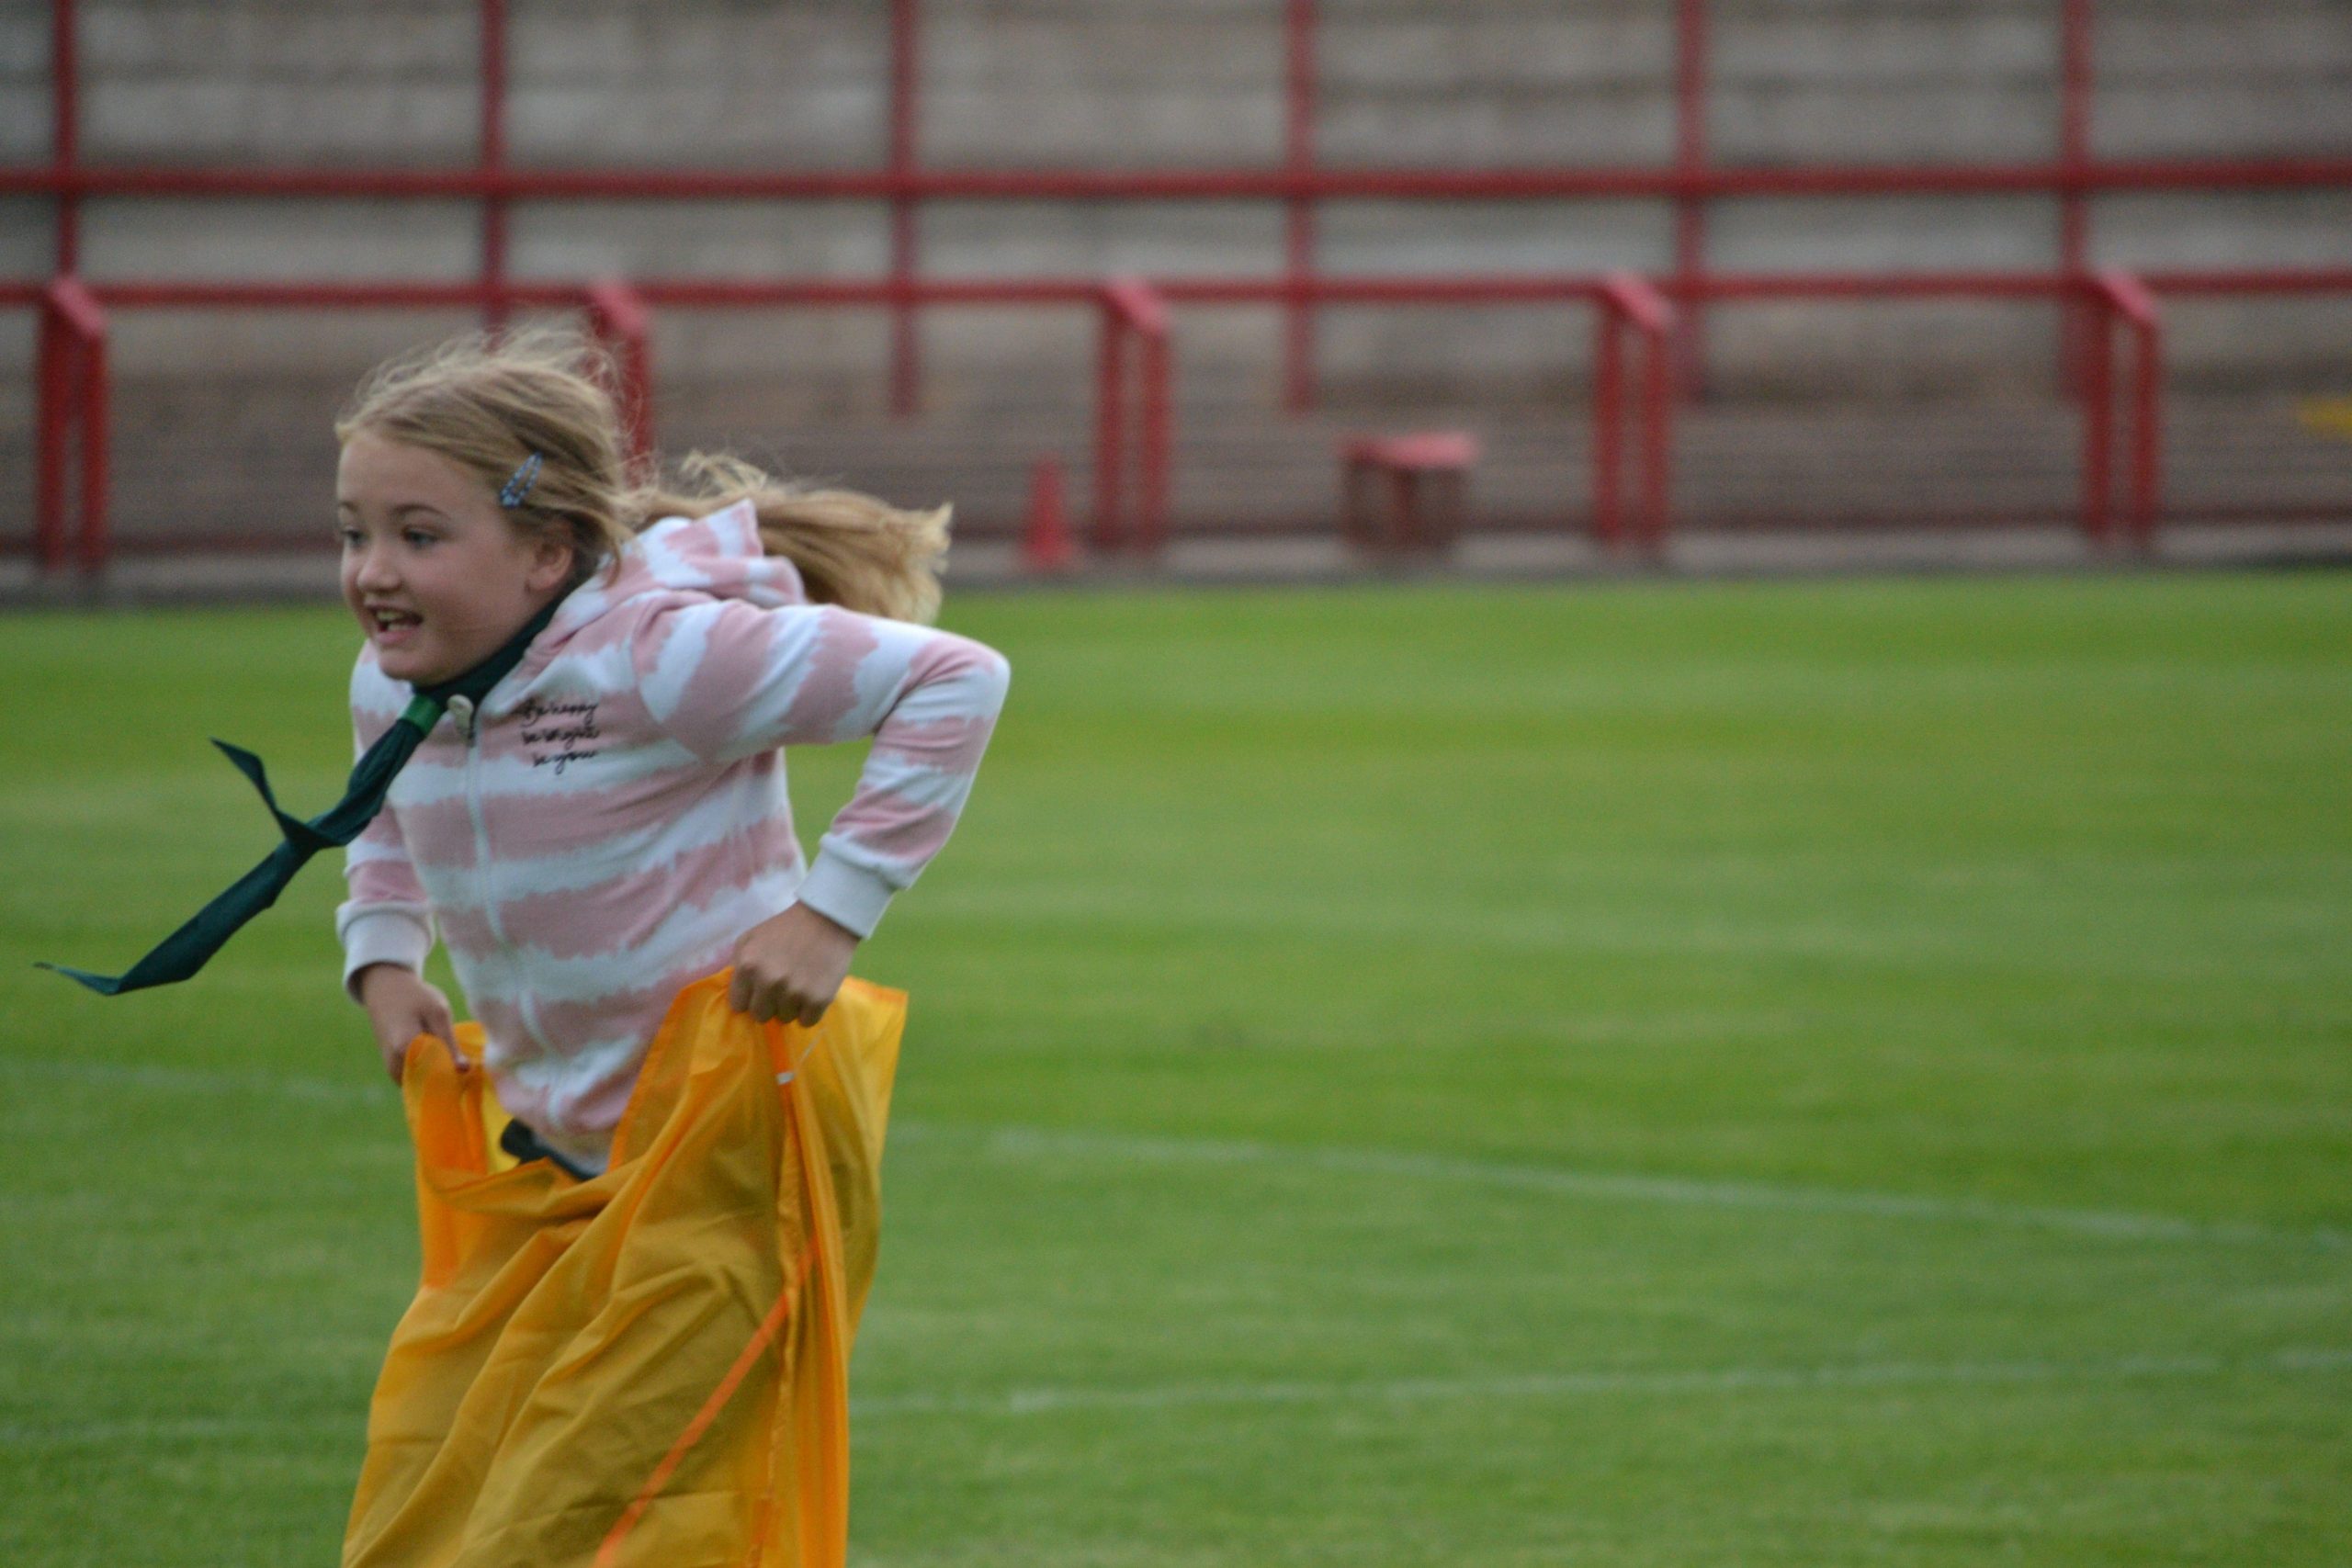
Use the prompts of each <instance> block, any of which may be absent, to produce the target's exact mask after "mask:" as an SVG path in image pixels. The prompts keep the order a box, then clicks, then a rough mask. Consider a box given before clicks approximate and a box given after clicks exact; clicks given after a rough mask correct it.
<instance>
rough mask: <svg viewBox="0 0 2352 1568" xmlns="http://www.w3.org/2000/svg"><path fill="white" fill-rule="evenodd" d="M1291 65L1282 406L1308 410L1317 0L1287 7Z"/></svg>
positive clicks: (1311, 397)
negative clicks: (1289, 192) (1307, 286)
mask: <svg viewBox="0 0 2352 1568" xmlns="http://www.w3.org/2000/svg"><path fill="white" fill-rule="evenodd" d="M1283 24H1284V31H1285V34H1286V36H1287V39H1288V44H1289V48H1288V57H1289V71H1288V73H1287V75H1286V79H1285V91H1284V94H1283V101H1284V106H1285V108H1286V111H1287V112H1286V115H1285V133H1284V138H1283V166H1284V168H1286V169H1287V170H1288V171H1289V174H1290V177H1291V182H1292V184H1291V194H1290V198H1289V202H1288V210H1287V215H1286V216H1287V230H1286V234H1285V243H1284V254H1283V277H1284V280H1285V281H1286V282H1287V283H1288V284H1289V297H1288V299H1286V300H1285V301H1284V303H1283V407H1284V408H1286V409H1288V410H1289V411H1290V412H1293V413H1305V412H1307V411H1308V410H1309V409H1312V408H1313V407H1314V406H1315V307H1314V303H1313V301H1312V300H1311V299H1309V298H1308V296H1307V292H1306V284H1307V280H1308V279H1309V278H1311V277H1312V276H1314V274H1315V218H1316V197H1314V195H1313V194H1312V183H1313V180H1314V177H1315V26H1316V16H1315V0H1289V3H1288V5H1287V6H1286V7H1285V8H1284V11H1283Z"/></svg>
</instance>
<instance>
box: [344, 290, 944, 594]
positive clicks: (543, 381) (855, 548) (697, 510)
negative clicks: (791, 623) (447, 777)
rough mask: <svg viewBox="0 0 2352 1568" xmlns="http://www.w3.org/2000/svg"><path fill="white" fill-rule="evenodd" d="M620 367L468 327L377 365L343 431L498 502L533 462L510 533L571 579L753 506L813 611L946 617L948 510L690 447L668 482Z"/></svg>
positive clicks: (553, 341)
mask: <svg viewBox="0 0 2352 1568" xmlns="http://www.w3.org/2000/svg"><path fill="white" fill-rule="evenodd" d="M617 384H618V383H617V379H616V375H615V372H614V369H613V365H612V361H611V359H610V357H609V356H608V355H605V352H604V351H603V350H602V349H601V348H599V347H598V346H597V345H596V344H594V343H593V342H592V341H590V340H589V339H587V338H586V337H584V336H582V334H581V333H577V332H573V331H570V330H566V329H562V328H552V327H529V328H524V329H521V330H518V331H515V332H509V333H469V334H467V335H466V336H463V337H459V338H454V339H452V340H450V341H449V342H447V343H444V344H439V345H437V346H435V347H433V348H429V349H425V350H424V351H422V352H419V353H416V354H413V355H403V356H401V357H400V358H398V359H393V360H390V361H389V362H387V363H386V364H384V365H381V366H379V367H377V368H376V369H375V370H374V371H373V372H372V373H371V374H369V376H368V378H367V379H366V380H364V381H362V382H361V383H360V384H359V388H358V390H357V391H356V392H355V393H354V394H353V396H352V400H351V401H350V403H349V404H348V405H347V406H346V407H345V409H344V411H343V412H342V413H341V415H339V416H338V417H337V418H336V420H335V422H334V434H335V439H336V440H337V441H349V440H350V439H351V438H352V437H353V436H354V435H356V434H359V433H360V432H361V431H368V432H369V433H371V434H376V435H380V436H382V437H383V438H385V439H386V440H390V441H398V442H401V443H402V444H404V445H406V446H421V447H423V448H424V449H425V450H427V451H429V452H434V453H437V454H438V455H440V456H441V457H446V458H447V459H448V460H449V461H450V462H452V463H455V464H456V465H457V466H458V468H462V469H464V470H465V471H466V472H468V473H469V474H471V475H473V476H474V477H475V478H476V479H480V480H481V483H482V485H483V487H484V488H485V489H487V490H488V491H491V493H492V494H493V495H494V494H497V493H498V491H500V490H501V488H502V487H503V486H505V485H506V483H507V481H508V480H509V479H511V478H513V477H514V476H515V473H516V470H517V469H518V468H521V467H522V465H523V464H524V463H525V462H526V460H527V459H528V458H530V457H532V456H534V455H537V457H538V458H539V463H540V466H539V468H538V470H537V476H536V478H534V479H532V481H531V484H530V488H529V491H528V493H527V494H526V496H525V497H524V498H523V499H522V501H521V502H520V503H519V504H517V505H515V506H512V507H507V508H505V515H506V519H507V522H508V524H509V525H511V526H513V527H514V528H515V529H516V530H518V531H519V532H521V533H523V534H525V535H526V536H533V537H545V536H559V537H560V538H561V539H562V540H563V541H564V542H565V543H566V544H568V545H570V546H571V552H572V556H571V561H572V581H573V582H574V583H575V584H577V583H580V582H584V581H587V580H588V579H589V578H591V577H593V576H594V575H595V574H596V573H597V572H598V571H600V570H604V569H605V568H606V567H607V566H609V565H610V564H611V563H612V562H613V561H614V560H615V559H616V558H618V557H619V555H620V553H621V551H622V550H623V549H624V548H626V547H628V543H629V540H630V539H631V538H632V537H633V536H635V535H636V534H637V532H638V531H639V529H641V528H643V527H644V526H645V525H647V524H649V523H651V522H653V521H655V520H656V519H658V518H662V517H669V516H675V515H680V514H684V515H687V516H700V515H703V514H704V513H711V512H716V511H718V510H719V509H720V508H722V507H726V506H731V505H733V504H734V503H735V502H739V501H743V500H749V501H750V502H752V509H753V511H755V512H756V513H758V515H759V525H760V541H761V543H762V544H763V546H765V547H766V549H767V553H768V554H770V555H772V556H781V557H783V558H786V559H787V560H789V561H791V562H792V564H793V566H794V567H795V568H797V570H798V571H799V573H800V579H801V581H802V582H803V583H804V584H806V585H807V587H808V590H809V597H810V598H811V599H813V600H815V601H817V602H818V603H819V604H839V605H841V606H842V608H844V609H850V610H858V611H863V612H864V613H865V614H867V615H887V616H888V617H890V618H891V619H892V620H899V621H929V620H930V619H931V618H932V617H933V615H937V614H938V613H939V569H940V564H941V560H942V558H944V556H945V555H946V553H947V525H948V517H949V508H947V507H944V506H941V507H937V508H934V509H933V510H931V511H928V512H907V511H901V510H900V509H899V508H898V507H895V506H891V505H889V504H888V502H881V501H877V500H876V499H875V498H874V497H872V496H870V495H864V494H861V493H859V492H858V491H850V490H822V489H814V488H808V487H803V486H799V485H796V484H793V483H790V482H788V481H786V480H784V479H777V478H776V477H775V476H774V475H772V474H770V473H768V472H767V471H766V470H765V469H763V468H759V467H758V466H757V465H755V464H752V463H749V462H746V461H744V460H743V459H742V458H741V457H729V456H727V455H725V454H720V453H707V452H689V453H688V454H687V455H686V456H685V457H684V458H683V459H681V460H680V461H679V462H678V463H677V465H676V467H675V472H674V476H673V479H672V481H671V482H670V483H668V484H666V485H665V484H663V483H662V482H661V479H660V477H659V475H658V474H657V473H655V472H652V471H641V472H639V471H632V465H631V463H630V461H629V459H628V453H627V450H626V447H625V446H624V444H623V440H622V433H621V416H620V410H619V408H618V406H617V404H616V402H615V401H614V399H613V394H612V391H611V389H612V388H613V387H615V386H616V385H617Z"/></svg>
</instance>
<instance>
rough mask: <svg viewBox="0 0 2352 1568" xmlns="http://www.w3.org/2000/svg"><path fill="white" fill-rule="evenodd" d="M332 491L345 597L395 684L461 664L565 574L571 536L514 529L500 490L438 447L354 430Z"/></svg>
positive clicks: (509, 631)
mask: <svg viewBox="0 0 2352 1568" xmlns="http://www.w3.org/2000/svg"><path fill="white" fill-rule="evenodd" d="M334 488H335V519H336V526H337V527H338V529H339V530H340V531H341V533H342V536H343V602H344V603H345V604H348V605H350V606H351V613H352V614H353V615H356V616H357V617H358V620H359V626H360V629H361V630H362V631H365V632H366V633H367V634H368V642H370V643H371V644H373V645H374V647H375V649H376V661H377V663H379V665H381V666H382V667H383V671H384V673H385V674H387V675H390V677H392V679H394V680H396V681H406V682H409V683H410V684H411V685H417V686H427V685H432V684H434V683H435V682H440V681H447V680H448V679H450V678H451V677H452V676H456V675H459V674H462V673H464V672H465V671H468V670H469V669H471V668H472V667H473V666H475V665H477V664H479V663H481V661H482V660H485V659H487V658H489V657H490V656H491V655H492V654H493V653H495V652H497V651H498V649H499V648H500V646H501V645H502V644H503V643H504V642H505V641H506V639H507V638H508V637H513V636H514V635H515V633H516V632H517V631H519V630H521V629H522V626H523V623H524V622H526V621H527V620H529V619H530V618H531V617H532V616H533V615H536V614H537V613H538V611H539V608H540V606H542V605H544V604H547V602H548V600H550V599H552V598H554V597H555V596H556V594H557V593H558V592H560V590H561V589H562V587H563V584H564V582H565V581H566V580H567V579H568V578H569V576H570V573H571V547H570V546H569V545H566V544H564V543H562V542H561V541H560V540H556V539H548V538H537V539H535V538H533V537H531V536H527V535H525V534H522V533H520V532H518V531H516V530H515V528H514V527H513V526H512V525H510V524H509V523H508V522H507V521H506V514H505V513H504V512H503V510H502V509H501V508H500V506H499V504H498V498H497V497H496V496H495V495H493V494H492V493H491V492H490V491H488V490H486V489H484V488H483V487H482V484H481V480H479V479H475V478H474V477H473V476H472V475H470V474H469V473H467V472H466V471H465V470H464V469H463V468H458V466H457V465H456V464H455V463H452V462H451V461H449V459H447V457H442V456H441V455H440V454H439V453H437V452H430V451H427V450H425V449H424V447H422V446H408V445H406V444H404V443H401V442H398V441H392V440H388V439H387V438H385V437H383V436H380V435H378V434H374V433H372V432H370V431H366V430H362V431H358V432H356V433H355V434H353V435H352V437H351V439H350V440H349V441H346V442H345V443H344V446H343V460H342V462H341V463H340V464H338V465H337V466H336V469H335V487H334Z"/></svg>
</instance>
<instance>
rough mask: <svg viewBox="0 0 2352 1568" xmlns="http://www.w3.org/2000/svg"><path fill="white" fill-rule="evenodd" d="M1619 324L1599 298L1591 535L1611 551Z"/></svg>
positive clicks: (1615, 529)
mask: <svg viewBox="0 0 2352 1568" xmlns="http://www.w3.org/2000/svg"><path fill="white" fill-rule="evenodd" d="M1620 325H1621V323H1620V321H1619V320H1618V312H1617V301H1616V299H1614V298H1612V297H1611V296H1609V295H1605V294H1604V295H1603V296H1601V298H1600V305H1599V309H1598V310H1597V311H1596V313H1595V319H1594V324H1593V333H1594V342H1593V371H1592V531H1593V533H1594V534H1595V535H1596V536H1598V537H1599V538H1600V543H1601V544H1602V546H1603V547H1606V548H1609V549H1612V550H1613V549H1615V548H1616V547H1618V544H1619V543H1620V541H1621V540H1622V539H1623V517H1624V513H1623V507H1622V503H1621V502H1620V500H1619V491H1618V486H1619V480H1618V475H1619V473H1620V472H1621V471H1622V466H1623V465H1622V461H1621V458H1620V452H1619V443H1620V441H1622V440H1623V434H1624V433H1623V425H1624V403H1625V350H1624V344H1623V342H1622V340H1621V339H1620V337H1619V335H1618V333H1619V328H1620Z"/></svg>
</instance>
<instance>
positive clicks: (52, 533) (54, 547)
mask: <svg viewBox="0 0 2352 1568" xmlns="http://www.w3.org/2000/svg"><path fill="white" fill-rule="evenodd" d="M39 354H40V361H39V365H40V368H39V372H38V374H39V379H40V409H39V411H38V413H37V418H38V421H39V424H38V429H37V433H36V435H35V441H36V444H37V446H38V453H37V455H36V457H35V458H34V478H33V497H34V499H33V518H34V522H33V528H34V539H35V541H36V543H35V549H36V552H37V553H38V555H39V558H40V564H41V570H44V571H54V570H57V569H58V568H60V567H62V566H63V565H64V564H65V558H66V546H65V457H66V448H67V444H68V443H69V442H71V441H72V439H73V434H74V341H73V339H72V337H71V336H69V335H68V333H67V332H66V328H65V323H64V321H62V319H61V317H60V315H59V312H58V310H57V307H56V306H55V304H54V303H52V302H51V300H50V299H48V298H47V297H46V296H44V297H43V298H42V299H41V302H40V349H39Z"/></svg>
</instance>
